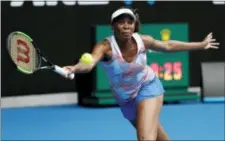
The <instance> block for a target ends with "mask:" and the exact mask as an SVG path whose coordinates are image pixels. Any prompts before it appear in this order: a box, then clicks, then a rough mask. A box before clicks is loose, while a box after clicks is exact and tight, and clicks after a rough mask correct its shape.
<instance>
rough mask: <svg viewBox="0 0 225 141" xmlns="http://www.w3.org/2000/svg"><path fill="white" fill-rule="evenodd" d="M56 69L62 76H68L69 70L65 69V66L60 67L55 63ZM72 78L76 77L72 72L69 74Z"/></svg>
mask: <svg viewBox="0 0 225 141" xmlns="http://www.w3.org/2000/svg"><path fill="white" fill-rule="evenodd" d="M54 68H55V69H54V71H55V72H56V73H58V74H60V75H62V76H64V77H67V76H68V72H67V71H66V70H65V69H63V68H61V67H59V66H57V65H55V66H54ZM68 77H69V78H70V79H74V74H73V73H72V74H70V75H69V76H68Z"/></svg>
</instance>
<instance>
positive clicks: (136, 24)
mask: <svg viewBox="0 0 225 141" xmlns="http://www.w3.org/2000/svg"><path fill="white" fill-rule="evenodd" d="M122 8H127V9H130V10H131V11H132V12H133V13H134V14H135V16H136V22H135V29H134V32H139V30H140V26H141V21H140V16H139V14H138V13H137V11H138V9H133V8H132V7H129V6H122V7H120V8H118V9H122Z"/></svg>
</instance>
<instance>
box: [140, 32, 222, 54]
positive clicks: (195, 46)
mask: <svg viewBox="0 0 225 141" xmlns="http://www.w3.org/2000/svg"><path fill="white" fill-rule="evenodd" d="M142 39H143V41H144V44H145V46H146V47H147V48H149V49H152V50H156V51H190V50H204V49H210V48H212V49H218V45H219V43H218V42H215V41H216V39H213V36H212V33H209V34H208V35H207V36H206V38H205V39H204V40H203V41H201V42H182V41H176V40H169V41H159V40H156V39H154V38H152V37H151V36H148V35H142Z"/></svg>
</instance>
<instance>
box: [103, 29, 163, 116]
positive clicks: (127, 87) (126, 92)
mask: <svg viewBox="0 0 225 141" xmlns="http://www.w3.org/2000/svg"><path fill="white" fill-rule="evenodd" d="M132 37H133V38H134V39H135V41H136V44H137V47H138V51H137V55H136V57H135V59H134V60H133V61H132V62H126V61H125V60H124V59H123V57H122V53H121V51H120V48H119V46H118V44H117V42H116V40H115V36H110V37H107V38H106V39H107V40H108V41H109V43H110V46H111V49H112V58H111V60H110V61H108V62H105V61H101V62H100V64H101V66H102V68H103V69H104V71H105V72H106V74H107V76H108V78H109V81H110V82H109V83H110V88H111V90H112V92H113V94H114V95H115V98H116V100H117V102H118V104H119V105H120V108H121V111H122V113H123V115H124V117H125V118H127V119H128V120H134V119H135V118H136V103H137V102H139V101H141V100H143V99H146V98H150V97H155V96H158V95H161V94H163V93H164V89H163V86H162V84H161V82H160V81H159V79H158V78H157V77H156V76H155V74H154V72H153V70H152V69H151V68H150V66H148V65H147V56H146V52H147V50H146V49H145V46H144V43H143V41H142V39H141V36H140V35H139V34H138V33H134V34H133V35H132Z"/></svg>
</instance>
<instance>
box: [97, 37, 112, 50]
mask: <svg viewBox="0 0 225 141" xmlns="http://www.w3.org/2000/svg"><path fill="white" fill-rule="evenodd" d="M96 46H97V48H101V49H103V50H105V51H108V50H110V49H111V47H110V46H111V45H110V42H109V41H108V40H107V39H104V40H102V41H100V42H98V43H97V44H96Z"/></svg>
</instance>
